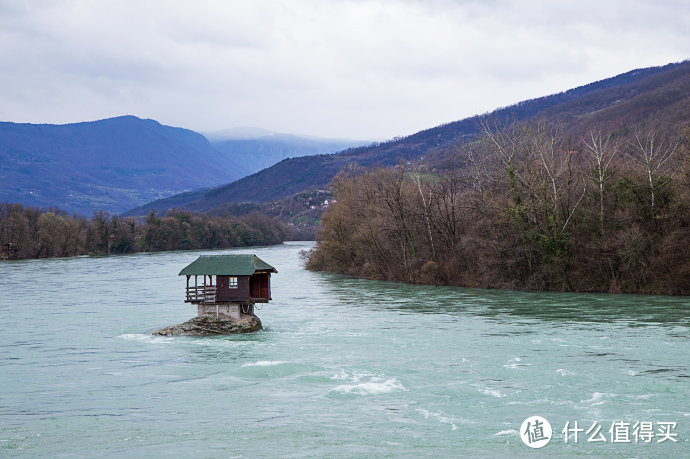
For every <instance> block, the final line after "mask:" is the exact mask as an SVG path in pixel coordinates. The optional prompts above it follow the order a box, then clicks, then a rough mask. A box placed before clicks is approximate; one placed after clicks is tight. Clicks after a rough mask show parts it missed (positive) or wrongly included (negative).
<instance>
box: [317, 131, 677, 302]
mask: <svg viewBox="0 0 690 459" xmlns="http://www.w3.org/2000/svg"><path fill="white" fill-rule="evenodd" d="M689 140H690V128H688V127H686V128H685V129H684V130H683V131H682V132H681V133H680V134H677V133H671V132H664V131H663V130H662V129H660V128H659V126H657V125H655V124H654V123H653V122H649V123H647V124H645V125H638V126H635V127H634V128H629V129H619V130H617V131H615V132H608V133H603V132H599V131H596V130H595V129H591V130H589V131H588V132H587V134H586V135H584V136H582V137H578V138H574V137H572V136H569V135H566V133H565V130H564V127H563V126H562V125H559V124H554V123H550V122H548V121H545V120H538V121H533V122H529V123H520V122H516V121H504V122H499V121H496V120H489V119H483V120H482V121H481V123H480V134H479V135H478V136H477V138H475V139H474V141H472V142H470V143H466V144H463V145H460V146H458V147H457V149H456V151H454V152H453V153H452V154H451V155H449V156H448V157H447V163H446V164H443V167H438V165H437V168H432V167H431V166H429V165H424V164H410V163H401V164H400V165H399V166H397V167H395V168H387V169H383V168H368V169H363V168H359V167H357V166H355V165H351V166H350V167H348V168H347V169H346V170H344V171H342V172H341V173H340V174H339V175H338V176H336V178H335V179H334V180H333V182H332V185H331V186H332V189H333V192H334V196H335V198H336V200H337V204H336V205H335V206H333V207H332V208H331V209H329V210H328V211H327V212H326V213H325V214H324V216H323V219H322V228H321V230H320V232H319V233H318V234H317V246H316V248H315V249H314V250H312V251H311V252H310V253H308V254H306V256H307V261H306V263H307V267H308V268H309V269H313V270H325V271H330V272H336V273H344V274H349V275H354V276H360V277H366V278H372V279H384V280H390V281H402V282H410V283H425V284H435V285H440V284H443V285H459V286H470V287H485V288H505V289H530V290H566V291H608V292H650V293H671V294H690V157H689V156H690V153H689V148H688V146H689V143H690V142H689Z"/></svg>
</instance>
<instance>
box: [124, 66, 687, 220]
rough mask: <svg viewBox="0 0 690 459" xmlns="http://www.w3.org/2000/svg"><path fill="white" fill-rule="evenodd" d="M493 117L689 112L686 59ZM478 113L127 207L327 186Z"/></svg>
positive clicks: (681, 116) (672, 117)
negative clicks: (352, 168)
mask: <svg viewBox="0 0 690 459" xmlns="http://www.w3.org/2000/svg"><path fill="white" fill-rule="evenodd" d="M490 115H491V116H493V117H496V118H503V119H506V118H509V119H516V120H526V119H530V118H535V117H543V118H546V119H549V120H552V121H557V122H562V123H564V124H565V126H566V127H567V130H568V132H569V133H570V134H571V135H575V136H578V135H581V134H582V133H583V132H584V131H585V130H586V129H587V128H588V127H591V126H596V127H597V128H599V129H602V130H615V129H627V128H629V127H631V126H632V124H633V123H636V122H639V121H642V120H645V119H648V118H650V117H655V118H656V119H658V121H660V122H662V123H665V124H668V125H670V126H679V125H681V124H683V123H687V120H688V119H690V62H687V61H686V62H683V63H674V64H668V65H665V66H661V67H651V68H646V69H637V70H632V71H630V72H626V73H623V74H621V75H618V76H615V77H612V78H607V79H605V80H601V81H598V82H593V83H590V84H587V85H584V86H580V87H577V88H573V89H570V90H568V91H564V92H562V93H559V94H552V95H548V96H545V97H540V98H537V99H532V100H526V101H523V102H520V103H518V104H515V105H512V106H509V107H505V108H500V109H497V110H495V111H494V112H492V113H491V114H490ZM479 119H480V116H474V117H470V118H465V119H463V120H459V121H455V122H452V123H448V124H444V125H441V126H437V127H434V128H431V129H426V130H423V131H420V132H417V133H416V134H412V135H410V136H407V137H403V138H398V139H394V140H391V141H388V142H383V143H374V144H371V145H368V146H362V147H358V148H351V149H348V150H345V151H342V152H340V153H337V154H334V155H314V156H304V157H298V158H291V159H285V160H283V161H281V162H279V163H277V164H275V165H273V166H271V167H268V168H266V169H263V170H261V171H259V172H257V173H255V174H252V175H249V176H247V177H244V178H242V179H240V180H237V181H235V182H232V183H229V184H227V185H224V186H221V187H216V188H213V189H211V190H196V191H193V192H190V193H185V194H180V195H177V196H173V197H170V198H165V199H161V200H157V201H154V202H151V203H149V204H147V205H145V206H141V207H138V208H135V209H132V210H130V211H128V212H127V215H145V214H147V213H149V212H150V211H152V210H156V211H157V212H159V213H165V212H167V211H168V210H170V209H188V210H196V211H203V212H218V211H219V210H220V209H222V208H223V207H224V206H225V207H227V206H228V204H232V203H241V202H264V201H274V200H280V199H284V198H286V197H288V196H291V195H293V194H295V193H299V192H302V191H304V190H308V189H315V188H316V189H318V188H326V187H327V185H328V183H329V182H330V180H331V179H332V178H333V176H334V175H335V174H337V173H338V172H339V171H340V170H342V169H343V168H344V167H346V166H347V165H348V164H350V163H357V164H358V165H360V166H372V165H379V166H393V165H396V164H397V163H398V162H399V161H401V160H404V161H413V160H420V159H421V158H424V159H425V161H427V162H431V163H432V164H434V163H437V164H439V163H442V162H443V161H444V159H445V158H447V157H448V156H449V155H450V154H452V153H453V151H456V150H457V148H458V146H459V145H461V144H462V143H464V142H466V141H467V140H469V139H471V138H472V136H474V135H475V134H476V132H477V127H478V126H477V123H478V121H479Z"/></svg>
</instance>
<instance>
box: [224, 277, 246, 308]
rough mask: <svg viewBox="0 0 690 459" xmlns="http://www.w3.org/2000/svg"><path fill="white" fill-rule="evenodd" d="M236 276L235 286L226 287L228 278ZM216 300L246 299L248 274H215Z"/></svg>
mask: <svg viewBox="0 0 690 459" xmlns="http://www.w3.org/2000/svg"><path fill="white" fill-rule="evenodd" d="M230 277H236V278H237V288H229V287H228V279H229V278H230ZM216 285H217V289H216V301H244V302H246V301H248V299H249V276H217V281H216Z"/></svg>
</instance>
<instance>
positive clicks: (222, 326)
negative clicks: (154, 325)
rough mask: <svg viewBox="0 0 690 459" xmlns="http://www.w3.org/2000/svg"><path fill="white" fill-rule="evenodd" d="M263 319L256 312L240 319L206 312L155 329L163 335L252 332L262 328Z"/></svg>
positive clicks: (243, 315) (156, 333) (212, 334)
mask: <svg viewBox="0 0 690 459" xmlns="http://www.w3.org/2000/svg"><path fill="white" fill-rule="evenodd" d="M262 329H263V328H262V326H261V320H260V319H259V318H258V317H257V316H255V315H254V314H242V315H241V316H240V318H239V319H234V318H226V317H219V318H216V316H215V315H211V314H204V315H202V316H199V317H194V318H192V319H189V320H188V321H186V322H183V323H181V324H178V325H171V326H170V327H165V328H161V329H160V330H156V331H154V332H153V333H152V334H153V335H161V336H180V335H183V336H214V335H233V334H237V333H252V332H255V331H259V330H262Z"/></svg>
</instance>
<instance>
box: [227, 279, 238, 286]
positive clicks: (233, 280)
mask: <svg viewBox="0 0 690 459" xmlns="http://www.w3.org/2000/svg"><path fill="white" fill-rule="evenodd" d="M228 288H237V278H236V277H228Z"/></svg>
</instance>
